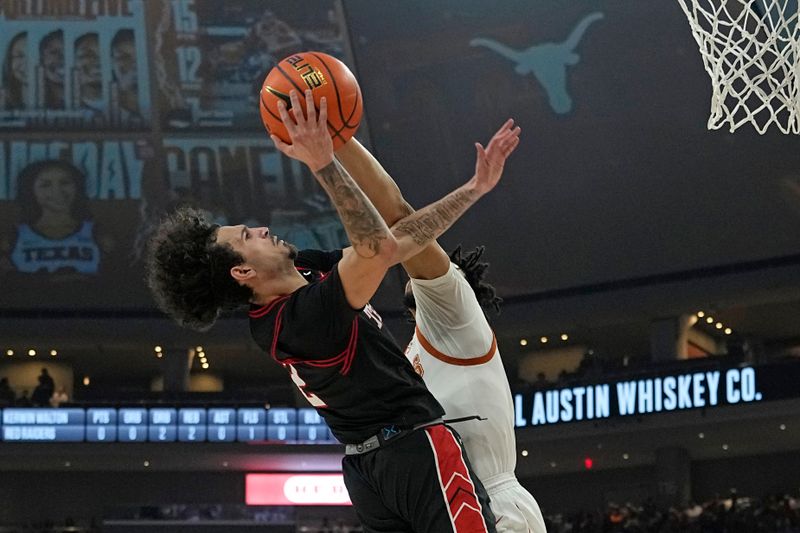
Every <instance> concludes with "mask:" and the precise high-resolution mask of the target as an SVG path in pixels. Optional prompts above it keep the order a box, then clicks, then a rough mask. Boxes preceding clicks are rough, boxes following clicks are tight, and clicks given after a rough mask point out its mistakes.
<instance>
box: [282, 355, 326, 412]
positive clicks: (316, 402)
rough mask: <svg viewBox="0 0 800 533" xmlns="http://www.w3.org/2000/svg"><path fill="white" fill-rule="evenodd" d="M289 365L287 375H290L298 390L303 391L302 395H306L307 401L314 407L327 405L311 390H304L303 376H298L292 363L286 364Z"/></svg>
mask: <svg viewBox="0 0 800 533" xmlns="http://www.w3.org/2000/svg"><path fill="white" fill-rule="evenodd" d="M286 366H288V367H289V376H291V378H292V381H294V384H295V385H297V388H298V389H300V392H302V393H303V396H305V397H306V400H308V403H310V404H311V405H313V406H314V407H327V406H328V405H327V404H326V403H325V402H323V401H322V399H321V398H320V397H319V396H317V395H316V394H314V393H313V392H309V391H307V390H306V382H305V381H303V378H301V377H300V374H298V373H297V370H296V369H295V368H294V366H292V365H286Z"/></svg>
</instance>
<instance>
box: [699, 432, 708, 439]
mask: <svg viewBox="0 0 800 533" xmlns="http://www.w3.org/2000/svg"><path fill="white" fill-rule="evenodd" d="M697 438H698V439H704V438H706V434H705V433H698V434H697Z"/></svg>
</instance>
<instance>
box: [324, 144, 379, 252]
mask: <svg viewBox="0 0 800 533" xmlns="http://www.w3.org/2000/svg"><path fill="white" fill-rule="evenodd" d="M316 175H317V177H318V178H319V179H320V181H321V182H322V185H323V186H324V187H325V189H327V191H328V194H329V195H330V197H331V200H332V201H333V205H334V206H335V207H336V210H337V211H338V212H339V217H340V218H341V219H342V225H344V229H345V231H346V232H347V236H348V237H349V238H350V243H351V244H352V245H353V249H354V250H355V252H356V253H357V254H358V255H360V256H362V257H374V256H375V255H377V254H378V251H379V250H380V246H381V241H383V240H384V239H386V238H387V237H388V231H389V228H388V227H387V226H386V224H385V223H384V222H383V219H382V218H381V216H380V214H378V211H377V210H376V209H375V207H374V206H373V205H372V203H371V202H370V201H369V200H368V199H367V197H366V196H365V195H364V193H363V191H361V189H360V188H359V187H358V185H356V183H355V181H353V178H352V177H351V176H350V174H348V173H347V170H345V168H344V167H343V166H342V165H341V164H340V163H339V161H337V160H336V159H334V160H333V161H331V163H330V164H329V165H327V166H325V167H323V168H321V169H319V170H318V171H317V172H316Z"/></svg>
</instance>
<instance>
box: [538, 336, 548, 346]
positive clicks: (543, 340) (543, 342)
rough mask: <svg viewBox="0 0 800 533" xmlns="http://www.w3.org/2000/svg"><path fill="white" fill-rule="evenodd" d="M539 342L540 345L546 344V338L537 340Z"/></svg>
mask: <svg viewBox="0 0 800 533" xmlns="http://www.w3.org/2000/svg"><path fill="white" fill-rule="evenodd" d="M539 341H541V343H542V344H547V341H548V338H547V337H542V338H541V339H539Z"/></svg>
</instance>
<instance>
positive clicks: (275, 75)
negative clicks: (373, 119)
mask: <svg viewBox="0 0 800 533" xmlns="http://www.w3.org/2000/svg"><path fill="white" fill-rule="evenodd" d="M292 89H294V90H296V91H297V92H298V96H299V97H300V103H301V105H302V106H303V112H305V98H304V96H303V95H304V93H305V91H306V89H311V93H312V95H313V96H314V104H315V105H316V107H317V109H319V102H320V99H321V98H322V97H323V96H324V97H325V98H326V99H327V101H328V131H329V132H330V134H331V138H332V139H333V149H334V150H336V149H338V148H339V147H341V146H342V145H343V144H344V143H346V142H347V141H348V140H349V139H350V138H351V137H352V136H353V135H354V134H355V132H356V130H357V129H358V125H359V123H360V122H361V115H362V113H363V109H364V107H363V101H362V99H361V89H360V88H359V86H358V82H357V81H356V77H355V76H354V75H353V73H352V72H351V71H350V69H349V68H347V65H345V64H344V63H342V62H341V61H339V60H338V59H336V58H335V57H333V56H330V55H328V54H323V53H322V52H300V53H297V54H292V55H290V56H289V57H287V58H285V59H283V60H281V61H280V62H279V63H278V64H277V65H275V67H274V68H273V69H272V70H270V71H269V74H267V77H266V78H265V79H264V84H263V85H262V87H261V97H260V103H259V108H260V111H261V120H262V122H263V123H264V127H266V128H267V131H268V132H269V133H271V134H273V135H276V136H277V137H278V138H280V139H281V140H282V141H284V142H287V143H290V142H291V139H290V138H289V133H288V132H287V131H286V128H285V127H284V125H283V122H282V121H281V117H280V114H279V113H278V101H279V100H283V101H285V102H286V107H287V109H291V104H290V102H289V91H291V90H292Z"/></svg>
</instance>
